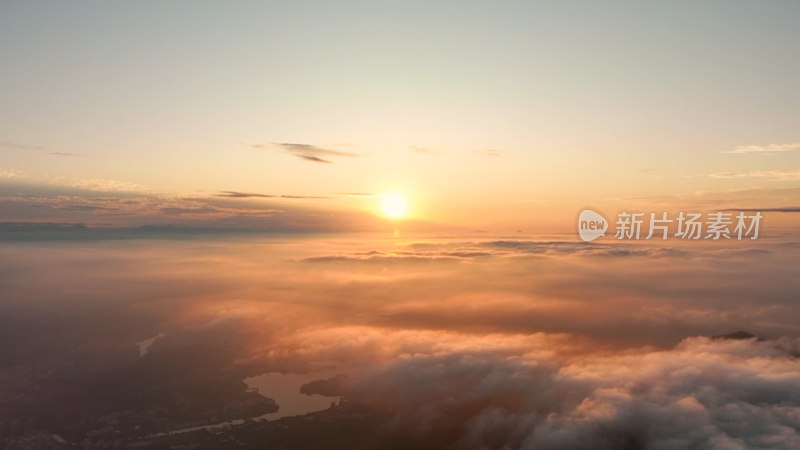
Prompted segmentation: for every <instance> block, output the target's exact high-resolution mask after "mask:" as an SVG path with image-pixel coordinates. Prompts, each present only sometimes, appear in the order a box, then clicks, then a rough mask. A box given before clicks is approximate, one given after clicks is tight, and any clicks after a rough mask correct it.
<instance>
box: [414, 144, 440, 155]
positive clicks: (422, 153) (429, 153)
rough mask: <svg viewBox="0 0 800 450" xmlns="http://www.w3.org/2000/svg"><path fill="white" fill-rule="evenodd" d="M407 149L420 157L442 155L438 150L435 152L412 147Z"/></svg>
mask: <svg viewBox="0 0 800 450" xmlns="http://www.w3.org/2000/svg"><path fill="white" fill-rule="evenodd" d="M408 149H409V150H411V152H413V153H418V154H420V155H438V154H441V153H442V152H440V151H439V150H435V149H432V148H428V147H417V146H414V145H412V146H410V147H408Z"/></svg>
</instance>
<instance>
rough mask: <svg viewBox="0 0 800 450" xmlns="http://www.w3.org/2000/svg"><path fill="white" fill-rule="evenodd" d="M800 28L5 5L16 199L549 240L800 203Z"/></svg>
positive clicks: (0, 177)
mask: <svg viewBox="0 0 800 450" xmlns="http://www.w3.org/2000/svg"><path fill="white" fill-rule="evenodd" d="M799 9H800V6H798V5H797V3H796V2H790V1H786V2H770V3H769V4H766V5H764V4H756V3H752V2H724V3H722V2H706V3H703V4H699V5H695V4H692V5H690V4H630V3H627V2H605V3H604V4H603V5H599V4H596V3H595V2H571V3H563V2H562V3H557V4H555V3H554V4H541V3H536V2H493V3H488V2H437V3H436V4H435V5H431V4H429V2H425V3H422V2H402V3H391V2H378V3H358V2H345V3H337V4H336V5H334V4H331V3H330V2H291V3H285V2H260V3H258V4H237V5H227V4H225V5H223V4H219V3H214V2H192V3H188V2H170V3H169V4H166V5H165V4H163V3H160V2H159V3H157V2H136V3H127V4H113V5H112V4H107V3H104V2H71V3H69V4H59V3H48V2H16V3H9V4H5V5H3V14H2V15H0V60H2V61H3V70H2V71H1V72H0V98H2V99H3V101H2V104H1V105H0V182H1V183H2V189H3V193H4V194H5V197H8V196H14V195H17V196H18V194H23V195H29V194H32V193H33V192H36V193H38V194H41V193H42V192H43V191H46V192H47V195H48V196H51V197H53V198H56V197H59V196H60V198H61V201H66V202H67V203H66V206H69V205H73V206H74V203H75V201H76V200H75V199H71V200H64V197H63V189H65V188H68V189H75V188H79V189H82V190H84V191H85V192H84V193H83V194H81V196H82V197H84V198H95V197H97V195H96V194H97V192H105V193H108V192H116V193H119V192H126V193H128V194H127V195H129V194H130V193H131V192H136V193H139V194H142V195H146V196H150V197H152V196H156V197H158V199H160V200H159V201H168V202H172V203H180V199H185V198H191V199H192V202H195V203H191V204H187V205H182V206H180V207H182V208H184V209H195V210H198V209H200V208H199V207H197V205H196V202H197V201H203V202H205V201H207V200H209V199H211V200H215V199H216V198H215V197H214V196H216V195H219V193H221V192H225V191H232V192H238V193H256V194H261V195H271V196H300V197H324V198H304V199H296V198H294V199H290V198H285V197H284V198H282V199H281V198H278V199H275V198H273V199H264V198H263V197H262V198H261V200H257V198H256V197H250V198H249V199H248V201H249V202H253V203H258V204H259V205H260V206H258V207H259V208H262V209H281V208H283V209H286V208H295V207H300V208H302V209H310V210H314V211H316V210H320V211H326V212H329V211H336V213H337V214H345V215H350V214H361V215H365V216H370V215H373V216H374V215H376V214H377V213H378V212H379V211H378V209H379V208H378V207H377V206H376V201H375V197H374V195H375V194H381V193H385V192H401V193H403V195H405V196H406V197H407V198H408V202H409V218H414V219H417V220H419V221H424V222H426V223H435V224H446V225H458V226H466V227H476V228H490V229H491V228H501V229H509V230H511V229H517V228H523V229H525V230H533V231H554V230H563V229H564V228H566V227H567V226H573V225H572V221H573V219H574V215H575V211H576V210H577V209H578V208H580V207H583V206H586V205H592V206H597V207H600V208H603V207H605V208H608V209H609V210H612V211H613V210H618V209H623V208H627V207H634V206H631V205H637V206H638V205H639V204H640V203H637V202H642V203H644V204H646V205H649V206H650V207H652V205H653V204H656V203H657V202H658V201H659V199H664V198H665V197H670V198H672V199H673V200H672V204H671V205H670V207H675V208H682V207H687V205H688V206H692V205H691V204H690V203H692V202H694V200H696V198H697V197H698V196H700V197H703V200H704V201H707V202H709V203H708V204H710V205H712V206H717V207H757V208H766V207H787V206H795V205H797V204H798V195H797V192H796V189H797V187H798V180H800V172H799V171H800V136H798V134H797V124H798V122H799V121H800V108H799V107H798V105H800V91H798V90H797V88H796V86H797V85H798V84H800V62H798V60H797V58H796V55H797V54H800V48H798V47H800V31H798V28H797V27H796V24H795V23H794V22H795V21H794V18H795V17H797V16H798V13H800V11H799ZM736 192H744V193H752V192H757V194H756V195H751V196H750V197H748V196H747V195H742V196H740V197H737V196H736V195H735V194H733V195H731V193H736ZM346 194H369V195H360V196H354V195H346ZM15 198H16V199H17V201H19V198H17V197H15ZM198 198H199V199H200V200H198ZM236 198H241V197H236ZM28 200H29V199H28ZM26 201H27V200H26ZM81 201H83V200H81ZM231 201H233V200H231ZM243 203H244V202H239V205H240V206H237V208H239V209H246V208H244V207H241V204H243ZM81 205H83V206H84V207H94V208H96V207H98V206H102V205H96V204H88V205H87V204H83V203H81ZM276 205H278V206H276ZM172 207H176V206H174V205H173V206H172ZM247 208H249V206H247ZM642 208H644V206H642ZM4 209H5V208H4ZM59 211H60V212H59ZM59 211H55V212H53V211H51V212H50V215H49V216H48V217H47V219H48V220H50V221H53V222H69V221H75V220H78V221H81V222H86V223H105V222H108V216H97V215H90V216H89V217H79V218H76V217H73V216H69V215H64V213H63V210H59ZM4 216H6V217H5V218H6V219H8V220H16V221H29V220H36V221H40V220H44V218H43V217H39V216H36V217H33V216H31V215H29V214H28V215H24V214H23V215H20V214H19V213H18V212H17V211H16V210H14V209H13V208H12V209H10V210H7V211H5V212H4ZM151 216H155V217H151ZM151 216H148V217H147V218H146V219H142V221H143V222H148V223H149V222H156V223H161V222H168V221H169V220H170V217H164V216H165V215H164V214H163V212H160V210H156V212H154V213H153V214H151ZM173 218H174V217H173ZM217 219H218V218H217V217H215V218H214V219H213V220H217ZM115 223H116V222H115Z"/></svg>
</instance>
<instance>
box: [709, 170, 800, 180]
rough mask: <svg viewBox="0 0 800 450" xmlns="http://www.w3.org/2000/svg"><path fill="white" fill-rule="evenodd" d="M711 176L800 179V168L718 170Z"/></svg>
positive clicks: (724, 177)
mask: <svg viewBox="0 0 800 450" xmlns="http://www.w3.org/2000/svg"><path fill="white" fill-rule="evenodd" d="M709 176H710V177H711V178H723V179H731V178H764V179H770V180H798V179H800V169H796V170H754V171H750V172H716V173H712V174H710V175H709Z"/></svg>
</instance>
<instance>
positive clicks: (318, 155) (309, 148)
mask: <svg viewBox="0 0 800 450" xmlns="http://www.w3.org/2000/svg"><path fill="white" fill-rule="evenodd" d="M246 145H249V146H250V147H251V148H254V149H266V148H269V147H270V146H269V145H266V144H246ZM271 145H272V146H277V147H280V148H282V149H283V150H285V151H286V152H287V153H289V154H290V155H293V156H295V157H297V158H300V159H302V160H304V161H311V162H316V163H323V164H331V163H333V161H331V160H330V159H328V158H332V157H333V158H335V157H350V158H357V157H360V156H361V155H359V154H357V153H350V152H342V151H338V150H330V149H327V148H322V147H317V146H315V145H310V144H297V143H291V142H278V143H274V144H271Z"/></svg>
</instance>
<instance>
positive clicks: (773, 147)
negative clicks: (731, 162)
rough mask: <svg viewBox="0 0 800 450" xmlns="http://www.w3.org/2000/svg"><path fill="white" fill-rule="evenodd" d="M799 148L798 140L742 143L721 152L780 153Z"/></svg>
mask: <svg viewBox="0 0 800 450" xmlns="http://www.w3.org/2000/svg"><path fill="white" fill-rule="evenodd" d="M796 150H800V142H794V143H790V144H769V145H742V146H739V147H736V148H734V149H733V150H725V151H723V152H722V153H729V154H737V155H742V154H747V153H765V154H769V153H780V152H793V151H796Z"/></svg>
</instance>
